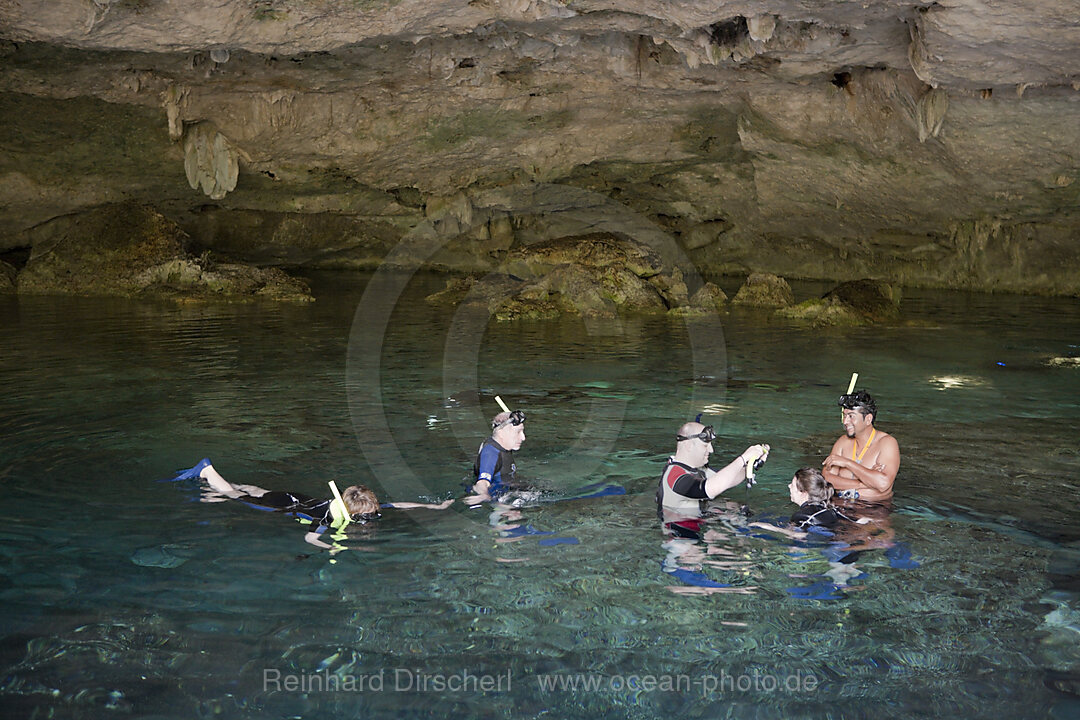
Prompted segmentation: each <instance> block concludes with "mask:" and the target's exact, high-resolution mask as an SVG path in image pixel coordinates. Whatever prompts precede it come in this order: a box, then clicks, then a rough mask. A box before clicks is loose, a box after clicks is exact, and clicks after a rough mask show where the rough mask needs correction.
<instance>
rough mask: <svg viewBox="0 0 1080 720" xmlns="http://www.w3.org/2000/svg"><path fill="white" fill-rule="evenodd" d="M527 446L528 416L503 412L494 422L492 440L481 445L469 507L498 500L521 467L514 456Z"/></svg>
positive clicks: (492, 421) (476, 461) (475, 464)
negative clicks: (526, 421)
mask: <svg viewBox="0 0 1080 720" xmlns="http://www.w3.org/2000/svg"><path fill="white" fill-rule="evenodd" d="M524 442H525V413H523V412H522V411H520V410H514V411H513V412H501V413H499V414H498V415H496V416H495V417H493V418H492V419H491V437H489V438H488V439H487V440H485V441H484V442H482V443H480V449H479V450H477V451H476V460H475V461H474V462H473V478H474V482H473V485H472V488H471V490H472V493H473V494H472V495H471V496H469V497H467V498H465V502H466V503H467V504H469V505H479V504H480V503H482V502H486V501H490V500H498V499H499V497H500V496H502V495H503V494H505V493H506V491H507V490H508V489H509V488H510V485H511V483H512V482H513V480H514V475H515V473H516V472H517V465H516V464H515V462H514V453H515V452H517V451H518V450H519V449H520V448H521V444H522V443H524Z"/></svg>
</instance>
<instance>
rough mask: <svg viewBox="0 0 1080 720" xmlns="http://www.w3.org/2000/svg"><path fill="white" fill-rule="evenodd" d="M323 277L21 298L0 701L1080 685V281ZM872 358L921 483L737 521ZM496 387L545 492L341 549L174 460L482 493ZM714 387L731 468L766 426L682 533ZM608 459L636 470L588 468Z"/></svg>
mask: <svg viewBox="0 0 1080 720" xmlns="http://www.w3.org/2000/svg"><path fill="white" fill-rule="evenodd" d="M312 280H313V287H314V289H315V291H316V294H317V296H318V297H319V300H318V302H317V303H315V304H314V305H312V306H309V307H280V306H274V305H247V306H216V305H191V306H186V305H180V306H176V305H169V304H151V303H142V302H132V301H119V300H100V299H95V300H90V299H64V298H18V299H16V298H12V297H3V298H0V332H2V337H3V344H2V353H0V378H2V379H3V381H4V389H5V390H4V402H3V403H2V404H0V437H2V438H3V441H2V443H0V479H2V482H3V484H4V489H5V492H6V495H7V501H8V505H7V508H8V512H7V513H6V516H5V517H6V523H5V525H4V527H3V529H2V530H0V534H2V536H3V542H2V543H0V557H2V560H0V573H2V574H0V594H2V601H3V607H4V608H5V612H4V614H3V618H2V620H0V628H2V635H3V637H2V640H0V666H2V669H3V672H2V675H0V677H2V678H3V679H2V681H0V707H2V708H4V715H5V716H8V717H33V716H37V717H50V716H56V717H93V718H96V717H103V716H108V715H110V714H113V713H115V714H118V715H134V716H138V717H156V718H174V717H175V718H192V717H211V716H213V717H252V718H263V717H314V716H316V714H324V713H327V712H329V713H339V714H342V716H343V717H396V716H407V717H433V718H434V717H438V718H442V717H449V716H469V717H474V716H475V717H513V718H518V717H521V718H532V717H565V718H578V717H581V718H585V717H588V718H596V717H612V718H625V717H642V718H645V717H657V716H660V715H664V716H671V717H710V718H711V717H718V716H723V717H740V718H741V717H770V718H771V717H777V716H781V715H782V716H786V717H910V716H918V715H934V716H942V715H958V716H961V715H962V716H972V717H975V716H994V717H998V716H1007V715H1012V716H1016V717H1047V716H1052V717H1075V716H1076V715H1077V714H1078V713H1080V698H1078V696H1080V643H1078V642H1077V641H1078V640H1080V601H1078V597H1077V592H1078V590H1080V582H1078V572H1077V571H1078V567H1080V542H1078V541H1080V522H1078V520H1080V509H1078V502H1077V501H1078V499H1080V498H1078V496H1080V490H1078V487H1080V476H1078V472H1077V471H1078V468H1080V456H1078V450H1077V448H1076V443H1075V435H1076V433H1075V430H1076V427H1077V426H1078V419H1080V392H1078V390H1080V369H1075V368H1052V367H1048V366H1047V365H1046V364H1045V361H1046V360H1047V359H1048V358H1049V357H1052V356H1076V355H1080V347H1078V345H1080V314H1078V313H1077V309H1078V302H1077V300H1075V299H1040V298H1017V297H1011V296H984V295H964V294H955V293H932V292H918V291H911V292H909V293H908V295H907V296H906V297H905V300H904V303H903V311H904V321H903V323H901V324H898V325H895V326H890V327H875V328H863V329H854V330H852V329H847V330H818V331H810V330H806V329H802V328H798V327H795V326H793V325H790V324H788V323H786V322H781V321H777V320H775V319H773V318H771V317H770V316H768V315H767V314H763V313H755V312H752V311H732V312H730V313H727V314H724V315H721V316H719V317H716V318H711V319H704V320H700V319H699V320H688V321H684V320H679V319H674V320H673V319H669V318H645V319H624V320H622V321H618V322H616V321H608V322H599V321H598V322H595V323H589V324H585V323H583V322H581V321H580V320H570V319H568V320H563V321H559V322H543V323H522V324H516V325H496V324H493V325H490V326H489V325H488V324H487V322H486V317H484V316H475V315H471V314H469V313H467V312H465V311H455V310H453V309H445V308H433V307H430V306H428V305H427V304H426V303H424V301H423V297H424V296H425V294H427V293H428V292H431V291H433V290H435V289H438V288H440V287H441V286H442V280H440V279H438V278H434V277H426V276H418V277H415V278H413V279H412V280H411V281H410V282H409V283H408V284H407V286H406V287H404V289H403V290H402V292H401V293H400V295H398V294H397V290H396V288H393V281H392V279H391V280H390V281H388V282H389V283H390V285H388V287H389V288H390V289H391V290H393V292H391V293H390V296H389V297H382V298H373V297H372V296H371V295H370V294H368V295H365V292H364V291H365V283H366V282H367V280H368V278H367V277H366V276H365V277H362V278H357V277H355V276H346V275H334V274H327V275H319V276H316V277H314V278H312ZM402 282H403V283H404V280H402ZM722 284H724V285H725V289H726V290H728V291H729V293H731V292H733V291H734V290H735V289H736V287H737V284H738V283H737V281H732V282H729V281H727V280H723V281H722ZM817 290H819V288H817V287H816V286H810V285H807V286H801V287H800V286H797V287H796V293H797V295H798V296H799V297H798V299H802V298H805V297H809V296H810V295H811V294H812V293H814V292H816V291H817ZM853 371H858V372H859V373H860V377H861V382H860V385H861V386H864V387H866V388H868V389H869V390H870V391H871V392H873V393H874V395H875V396H876V397H877V398H878V401H879V407H880V412H879V417H878V423H877V424H878V425H879V426H880V427H881V428H883V429H885V430H887V431H889V432H891V433H892V434H893V435H895V436H896V437H897V438H898V440H899V442H900V445H901V450H902V454H903V461H902V467H901V471H900V476H899V478H898V480H897V497H896V501H895V512H893V514H892V515H891V516H889V517H888V518H887V519H886V521H885V522H884V526H883V527H881V528H879V529H876V530H874V531H873V532H866V533H863V534H862V535H860V534H858V533H849V534H847V535H844V536H839V537H834V538H824V537H818V538H811V539H810V540H808V541H804V542H793V541H790V540H786V539H783V538H780V537H778V536H773V535H769V534H767V533H761V532H757V531H754V530H751V529H748V528H747V527H746V523H747V518H746V515H745V514H744V513H743V512H742V510H741V507H740V506H741V505H743V504H746V503H748V504H749V508H750V511H751V512H752V513H753V518H751V519H770V518H771V519H775V518H778V517H783V516H786V515H787V514H789V513H790V511H791V510H792V509H793V508H792V506H790V504H789V503H788V501H787V497H786V495H787V493H786V488H785V485H786V483H787V480H788V479H789V478H790V476H791V474H792V472H793V471H794V470H795V469H796V468H798V467H800V466H802V465H804V464H813V463H817V462H820V459H821V457H823V455H824V453H825V452H826V451H827V449H828V447H829V446H830V444H831V443H832V441H833V440H834V439H835V438H836V437H837V436H838V435H839V433H840V432H841V428H840V425H839V415H838V412H837V409H836V406H835V404H834V403H835V398H836V396H837V395H838V394H839V393H840V392H842V391H843V390H844V389H845V388H846V384H847V380H848V377H849V376H850V374H851V372H853ZM496 394H499V395H501V396H502V397H503V398H505V399H507V400H508V401H509V402H510V403H511V404H512V405H514V406H515V407H521V408H523V409H525V411H526V412H527V413H528V416H529V422H528V424H527V431H528V439H527V441H526V443H525V446H524V447H523V449H522V451H521V452H520V453H519V467H520V469H521V470H522V473H523V475H524V476H525V477H526V478H528V480H529V484H530V486H531V487H533V488H535V489H537V490H538V492H539V496H540V497H539V500H538V501H536V502H533V503H531V504H529V505H527V506H525V507H523V508H520V509H518V510H516V511H512V512H508V513H503V514H501V515H499V514H493V513H492V512H491V510H490V508H487V509H479V510H466V509H465V508H463V507H461V505H460V503H459V504H457V505H455V506H454V507H453V508H451V509H450V510H447V511H445V512H436V511H429V510H412V511H393V510H389V511H387V512H386V513H385V514H384V517H383V518H382V519H381V520H379V521H378V522H377V523H373V524H370V525H367V526H364V527H359V528H354V529H352V530H350V531H349V533H348V534H347V536H346V537H344V538H341V539H340V540H339V541H338V544H339V545H340V546H343V547H344V548H345V549H344V550H343V551H342V552H338V553H335V554H331V553H329V552H326V551H323V550H319V549H317V548H315V547H312V546H311V545H308V544H305V543H304V541H303V529H302V528H301V526H299V525H297V524H296V523H295V521H293V520H290V519H289V518H286V517H283V516H279V515H271V514H268V513H260V512H257V511H255V510H252V509H251V508H248V507H245V506H244V505H242V504H240V503H224V504H207V503H202V502H198V498H199V493H198V490H197V488H195V487H194V486H192V485H191V484H184V483H168V482H158V481H159V480H160V479H162V478H166V477H170V476H171V475H172V474H173V473H174V472H175V471H176V470H178V469H181V468H185V467H189V466H191V465H193V464H194V463H195V462H197V461H198V460H199V459H200V458H202V457H203V456H210V457H211V458H213V460H214V462H215V465H216V467H217V468H218V469H219V470H220V471H221V472H222V474H223V475H225V476H226V477H227V478H228V479H230V480H232V481H234V482H244V483H255V484H259V485H262V486H264V487H268V488H274V489H290V490H295V491H300V492H305V493H308V494H312V495H321V494H323V493H324V492H326V485H325V483H326V481H327V480H328V479H331V478H336V479H337V482H338V484H339V485H341V486H342V487H344V485H346V484H350V483H364V484H368V485H371V486H372V487H373V488H374V489H376V491H377V492H378V493H379V495H380V497H382V498H383V499H390V500H441V499H444V498H449V497H457V496H459V495H460V490H461V479H462V477H463V476H464V475H465V474H466V472H467V471H468V468H469V467H470V466H471V463H472V455H473V453H474V452H475V449H476V446H477V444H478V443H479V441H480V440H481V439H482V437H483V435H484V434H485V433H484V428H485V420H484V418H485V417H487V416H490V415H491V414H493V413H494V412H495V411H496V406H495V403H494V395H496ZM703 409H705V410H706V418H705V419H706V421H707V422H710V423H712V424H714V425H715V426H716V429H717V432H718V434H719V439H718V441H717V442H716V443H715V446H716V448H717V456H716V459H715V461H714V464H716V462H719V461H721V460H723V459H725V458H731V457H733V456H734V455H735V454H736V453H738V452H740V451H741V450H742V449H743V448H745V447H746V445H748V444H750V443H752V442H769V443H770V444H771V445H772V446H773V453H772V456H771V457H770V460H769V463H768V464H767V465H766V466H765V468H764V470H763V471H762V474H761V476H760V483H759V485H758V486H757V487H755V488H754V489H753V490H752V491H750V492H749V493H747V492H746V491H745V490H744V489H743V488H737V489H733V490H731V491H729V493H727V495H729V496H730V498H726V499H725V500H723V501H722V502H719V503H717V504H716V507H715V508H714V509H713V511H712V512H711V513H710V515H709V517H708V518H707V520H706V523H705V527H706V530H707V532H706V533H705V537H704V539H703V540H702V541H701V542H699V543H694V542H687V541H672V540H670V539H668V538H666V537H665V536H664V534H663V533H662V532H661V530H660V526H659V523H658V521H657V519H656V513H655V506H654V503H653V492H654V490H655V484H656V478H657V476H658V474H659V472H660V470H661V468H662V465H663V462H664V459H665V458H666V456H667V454H668V453H670V452H671V451H672V434H673V431H674V429H675V427H676V426H677V425H678V424H679V423H681V422H682V421H684V420H685V419H687V418H689V417H692V416H693V415H695V414H696V413H697V412H701V411H702V410H703ZM597 483H599V484H602V485H618V486H621V487H622V488H625V491H626V492H625V494H623V495H616V496H609V497H602V498H593V499H576V500H575V499H573V498H575V497H577V496H580V495H584V494H588V493H590V492H591V491H592V490H593V489H595V486H596V484H597ZM851 546H856V547H861V548H863V552H861V553H860V554H858V555H857V556H856V557H851V556H850V553H849V551H850V550H851ZM842 559H843V560H845V561H844V562H841V560H842ZM705 585H712V586H723V587H710V588H706V587H703V586H705ZM575 674H580V676H579V675H575ZM811 678H812V681H811V680H810V679H811ZM290 682H291V683H293V685H291V686H290V685H289V683H290ZM574 682H578V683H581V684H580V685H579V686H578V687H577V689H576V690H574V689H572V684H573V683H574ZM543 683H553V685H550V686H544V685H543ZM559 683H562V685H560V684H559ZM586 683H592V685H591V686H590V687H589V688H586V687H585V684H586ZM328 688H329V689H328ZM35 714H36V715H35Z"/></svg>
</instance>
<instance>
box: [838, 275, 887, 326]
mask: <svg viewBox="0 0 1080 720" xmlns="http://www.w3.org/2000/svg"><path fill="white" fill-rule="evenodd" d="M825 299H835V300H836V301H838V302H840V303H842V304H843V305H845V306H846V307H848V308H850V309H851V310H852V311H853V312H855V313H858V314H859V315H862V316H863V317H865V318H866V319H867V320H870V321H872V322H886V321H889V320H895V319H896V318H898V317H899V316H900V291H899V289H897V288H894V287H893V286H891V285H889V284H888V283H884V282H882V281H880V280H868V279H864V280H852V281H850V282H845V283H840V284H839V285H837V286H836V287H835V288H833V289H832V290H830V291H829V292H828V293H827V294H826V295H825Z"/></svg>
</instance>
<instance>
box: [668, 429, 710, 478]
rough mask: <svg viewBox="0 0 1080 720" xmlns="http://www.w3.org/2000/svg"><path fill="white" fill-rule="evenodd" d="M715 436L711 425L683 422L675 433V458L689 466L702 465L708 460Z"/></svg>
mask: <svg viewBox="0 0 1080 720" xmlns="http://www.w3.org/2000/svg"><path fill="white" fill-rule="evenodd" d="M715 438H716V433H715V432H713V429H712V426H711V425H710V426H708V427H706V426H705V425H702V424H701V423H699V422H688V423H685V424H684V425H683V426H682V427H680V428H679V431H678V433H676V435H675V442H676V445H675V459H676V460H678V461H679V462H681V463H685V464H686V465H689V466H690V467H694V468H699V467H704V466H705V463H707V462H709V455H710V454H711V453H712V451H713V446H712V441H713V440H714V439H715Z"/></svg>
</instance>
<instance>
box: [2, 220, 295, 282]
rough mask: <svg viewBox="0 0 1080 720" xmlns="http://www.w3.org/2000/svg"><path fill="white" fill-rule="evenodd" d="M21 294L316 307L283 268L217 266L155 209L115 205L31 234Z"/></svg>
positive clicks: (237, 265)
mask: <svg viewBox="0 0 1080 720" xmlns="http://www.w3.org/2000/svg"><path fill="white" fill-rule="evenodd" d="M29 235H30V240H31V242H32V250H31V254H30V259H29V261H28V262H27V264H26V267H25V268H24V269H23V270H22V272H20V273H19V275H18V283H17V287H18V292H19V293H20V294H27V295H29V294H41V295H113V296H121V297H134V296H150V297H168V298H174V299H183V300H197V299H209V298H215V299H223V300H230V301H242V300H250V299H254V298H266V299H272V300H287V301H293V302H310V301H312V300H313V299H314V298H312V296H311V291H310V290H309V289H308V287H307V285H306V284H305V283H304V282H303V281H301V280H298V279H296V278H292V277H290V276H288V275H287V274H285V273H284V272H283V271H281V270H278V269H276V268H270V269H262V268H256V267H252V266H248V265H240V264H220V265H219V264H216V263H213V262H211V261H210V260H209V259H208V258H207V257H203V258H195V257H192V256H191V255H189V254H188V253H187V251H186V249H185V245H186V242H187V235H186V234H185V233H184V232H183V231H182V230H181V229H180V228H179V227H178V226H177V225H176V224H175V223H173V222H172V221H170V220H168V219H166V218H165V217H164V216H162V215H161V214H160V213H158V212H156V211H155V210H152V209H150V208H147V207H143V206H137V205H114V206H105V207H100V208H97V209H95V210H92V211H90V212H87V213H83V214H81V215H76V216H71V217H66V218H60V219H58V220H55V221H53V222H51V223H48V224H46V225H45V226H42V227H40V228H36V229H35V230H34V231H32V232H31V233H29Z"/></svg>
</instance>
